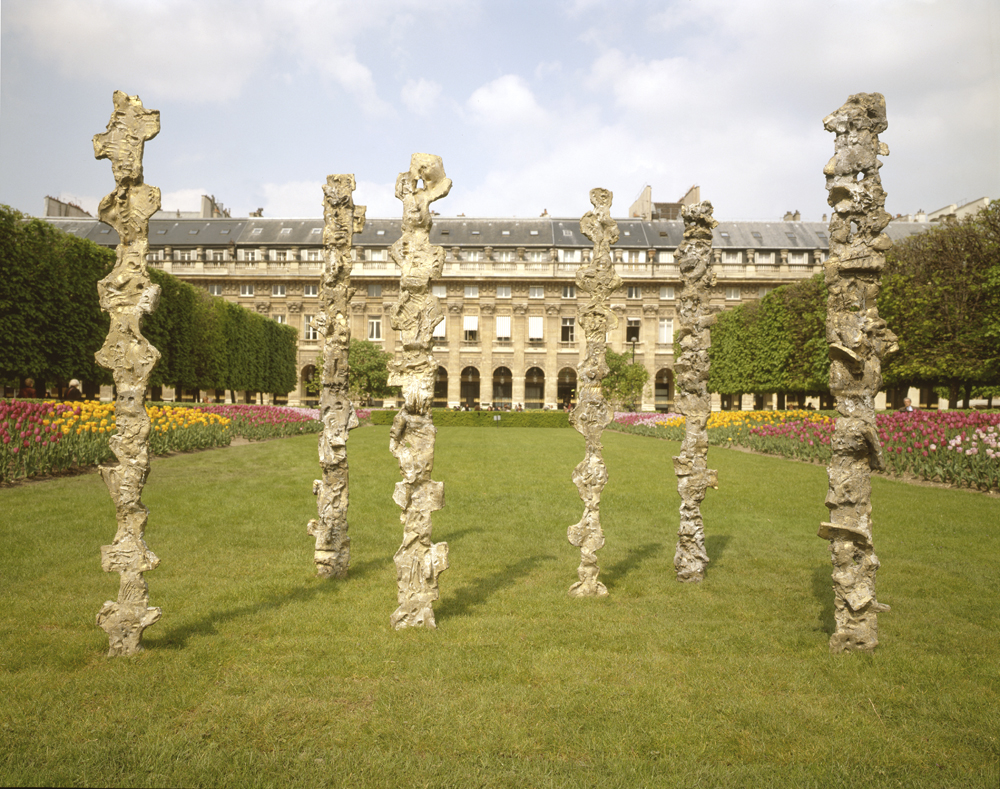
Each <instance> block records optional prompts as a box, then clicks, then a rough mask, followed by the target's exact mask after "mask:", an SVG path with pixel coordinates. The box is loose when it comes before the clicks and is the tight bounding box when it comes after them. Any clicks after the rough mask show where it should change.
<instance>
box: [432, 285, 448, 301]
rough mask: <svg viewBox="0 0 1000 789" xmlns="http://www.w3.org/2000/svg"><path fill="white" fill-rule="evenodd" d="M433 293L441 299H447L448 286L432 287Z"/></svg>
mask: <svg viewBox="0 0 1000 789" xmlns="http://www.w3.org/2000/svg"><path fill="white" fill-rule="evenodd" d="M431 293H433V294H434V295H435V296H437V297H438V298H439V299H443V298H447V296H448V286H447V285H431Z"/></svg>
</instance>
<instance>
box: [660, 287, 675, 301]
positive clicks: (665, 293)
mask: <svg viewBox="0 0 1000 789" xmlns="http://www.w3.org/2000/svg"><path fill="white" fill-rule="evenodd" d="M660 298H661V299H673V298H674V286H673V285H664V286H662V287H661V288H660Z"/></svg>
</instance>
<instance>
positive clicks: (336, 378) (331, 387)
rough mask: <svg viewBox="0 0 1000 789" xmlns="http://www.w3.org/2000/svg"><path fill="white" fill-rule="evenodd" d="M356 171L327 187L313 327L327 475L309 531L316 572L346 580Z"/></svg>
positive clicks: (319, 483) (361, 214)
mask: <svg viewBox="0 0 1000 789" xmlns="http://www.w3.org/2000/svg"><path fill="white" fill-rule="evenodd" d="M354 187H355V183H354V176H353V175H329V176H327V179H326V185H325V186H324V187H323V216H324V219H325V220H326V224H325V227H324V228H323V247H324V253H323V259H324V265H323V274H322V278H321V280H320V291H319V299H320V312H319V314H318V315H317V316H316V318H315V320H314V325H315V326H316V329H317V330H318V331H319V334H320V336H321V337H322V338H323V376H322V386H323V391H322V393H321V394H320V401H319V409H320V419H321V420H322V421H323V432H322V433H321V434H320V437H319V462H320V465H321V466H322V467H323V479H317V480H314V481H313V493H314V494H315V495H317V496H318V497H319V500H318V508H319V519H318V520H316V519H313V520H311V521H309V526H308V529H307V531H308V533H309V534H310V535H311V536H313V537H315V538H316V552H315V553H314V555H313V561H314V562H315V563H316V575H318V576H319V577H320V578H346V577H347V568H348V565H349V563H350V559H351V538H350V537H348V536H347V506H348V469H347V433H348V431H349V430H351V429H353V428H355V427H357V426H358V418H357V415H356V414H355V413H354V406H353V405H351V400H350V397H349V396H348V393H347V389H348V375H349V370H348V364H347V354H348V350H349V349H350V344H351V323H350V320H351V318H350V303H351V297H352V296H354V288H352V287H351V265H352V264H351V245H352V241H353V237H354V234H355V233H360V232H361V231H362V230H363V229H364V227H365V207H364V206H355V205H354V200H353V197H352V193H353V192H354Z"/></svg>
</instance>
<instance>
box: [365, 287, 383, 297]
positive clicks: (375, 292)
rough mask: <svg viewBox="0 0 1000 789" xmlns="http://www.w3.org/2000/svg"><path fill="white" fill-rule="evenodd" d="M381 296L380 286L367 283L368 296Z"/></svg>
mask: <svg viewBox="0 0 1000 789" xmlns="http://www.w3.org/2000/svg"><path fill="white" fill-rule="evenodd" d="M381 297H382V286H381V285H376V284H369V285H368V298H370V299H378V298H381Z"/></svg>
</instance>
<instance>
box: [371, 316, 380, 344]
mask: <svg viewBox="0 0 1000 789" xmlns="http://www.w3.org/2000/svg"><path fill="white" fill-rule="evenodd" d="M368 339H369V340H381V339H382V316H381V315H369V316H368Z"/></svg>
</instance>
